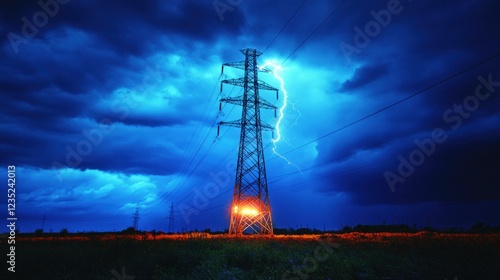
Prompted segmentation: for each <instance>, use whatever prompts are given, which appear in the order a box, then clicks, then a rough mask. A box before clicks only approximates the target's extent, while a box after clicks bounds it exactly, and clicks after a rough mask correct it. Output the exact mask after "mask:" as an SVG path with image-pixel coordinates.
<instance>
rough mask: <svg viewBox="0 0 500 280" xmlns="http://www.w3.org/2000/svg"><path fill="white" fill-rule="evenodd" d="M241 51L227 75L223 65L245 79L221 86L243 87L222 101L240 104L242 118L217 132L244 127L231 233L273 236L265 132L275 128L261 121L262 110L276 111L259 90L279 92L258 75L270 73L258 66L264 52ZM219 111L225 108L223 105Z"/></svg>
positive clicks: (229, 80) (235, 186)
mask: <svg viewBox="0 0 500 280" xmlns="http://www.w3.org/2000/svg"><path fill="white" fill-rule="evenodd" d="M241 52H242V53H243V54H244V55H245V60H244V61H241V62H231V63H224V64H223V65H222V72H224V66H229V67H234V68H238V69H242V70H244V71H245V76H244V77H243V78H238V79H228V80H223V81H221V92H222V84H230V85H235V86H240V87H243V95H242V96H237V97H226V98H222V99H221V100H220V101H221V104H222V102H226V103H231V104H236V105H241V106H242V107H243V109H242V113H241V119H240V120H236V121H230V122H220V123H219V127H218V129H217V134H219V131H220V125H227V126H232V127H240V128H241V132H240V144H239V149H238V162H237V166H236V180H235V184H234V194H233V202H232V205H231V221H230V224H229V234H238V235H239V234H243V232H245V231H246V230H251V231H253V232H254V233H259V234H273V222H272V217H271V204H270V202H269V193H268V187H267V176H266V165H265V161H264V148H263V145H262V130H268V131H272V130H273V129H274V128H273V127H271V126H270V125H268V124H266V123H263V122H262V121H261V120H260V109H261V108H263V109H274V110H275V114H276V109H277V108H276V106H274V105H273V104H271V103H269V102H268V101H266V100H265V99H262V98H260V96H259V89H262V90H271V91H276V93H277V92H278V89H277V88H274V87H272V86H270V85H269V84H267V83H265V82H263V81H260V80H259V78H258V73H259V72H267V73H269V72H271V70H269V69H267V68H259V66H258V65H257V57H258V56H260V55H261V54H262V53H261V52H259V51H257V50H255V49H242V50H241ZM219 108H220V109H222V106H219Z"/></svg>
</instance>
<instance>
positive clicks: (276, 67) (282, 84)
mask: <svg viewBox="0 0 500 280" xmlns="http://www.w3.org/2000/svg"><path fill="white" fill-rule="evenodd" d="M268 66H271V67H272V68H273V69H272V71H273V75H274V78H276V79H277V80H278V81H279V82H280V88H281V92H283V105H281V107H280V108H279V117H278V121H277V122H276V126H275V129H276V135H277V136H276V138H275V139H271V140H272V142H273V149H272V150H273V153H274V154H275V155H276V156H278V157H280V158H282V159H283V160H285V161H286V162H287V163H288V164H289V165H292V166H294V167H295V168H297V169H298V170H299V171H300V172H302V171H301V170H300V168H299V167H298V166H297V165H295V164H293V163H292V162H291V161H290V160H288V159H287V158H286V157H284V156H283V155H281V154H279V153H278V152H277V151H276V148H277V147H276V143H278V142H279V141H280V140H281V131H280V125H281V122H282V121H283V118H284V116H285V109H286V107H287V105H288V102H289V101H288V92H287V91H286V89H285V81H284V80H283V78H282V77H281V76H280V74H279V73H278V71H283V67H281V65H279V64H276V63H273V62H271V61H269V60H268V61H266V63H264V65H262V66H260V67H259V69H261V70H262V69H264V68H266V67H268ZM291 104H292V108H293V110H295V111H297V112H298V113H299V117H300V112H299V111H298V110H297V109H296V108H295V103H291ZM297 119H298V117H297V118H296V119H295V123H294V125H295V124H296V123H297ZM285 142H286V140H285Z"/></svg>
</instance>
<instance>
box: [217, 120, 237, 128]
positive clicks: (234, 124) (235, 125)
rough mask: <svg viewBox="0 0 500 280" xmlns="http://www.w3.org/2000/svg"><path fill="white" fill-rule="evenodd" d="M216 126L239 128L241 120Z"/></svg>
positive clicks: (220, 123)
mask: <svg viewBox="0 0 500 280" xmlns="http://www.w3.org/2000/svg"><path fill="white" fill-rule="evenodd" d="M218 125H225V126H232V127H241V120H236V121H230V122H219V123H218Z"/></svg>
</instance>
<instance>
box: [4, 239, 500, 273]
mask: <svg viewBox="0 0 500 280" xmlns="http://www.w3.org/2000/svg"><path fill="white" fill-rule="evenodd" d="M5 240H6V239H5V238H2V242H1V244H0V245H1V246H0V247H1V252H7V244H6V242H5ZM2 255H4V256H5V254H4V253H2ZM499 263H500V234H499V233H482V234H479V233H454V234H450V233H437V232H427V231H424V232H416V233H360V232H350V233H343V234H330V233H329V234H319V235H300V236H298V235H276V236H274V237H257V236H244V237H241V238H229V237H228V236H227V235H211V234H209V233H191V234H177V235H166V234H158V233H154V234H152V233H135V234H134V233H127V232H122V233H107V234H97V233H94V234H68V233H67V232H65V233H64V234H60V233H59V234H53V235H47V234H44V235H43V236H40V235H39V236H35V235H20V236H19V237H18V239H17V240H16V272H15V277H13V276H14V274H13V273H11V272H7V269H6V268H4V272H2V275H7V276H8V277H7V278H5V277H3V276H2V277H1V279H50V280H57V279H106V280H109V279H117V280H122V279H126V280H132V279H135V280H140V279H266V280H269V279H443V280H444V279H450V280H451V279H457V280H461V279H499V275H500V266H499V265H498V264H499ZM4 265H5V264H4ZM6 273H8V274H6ZM134 277H135V278H134Z"/></svg>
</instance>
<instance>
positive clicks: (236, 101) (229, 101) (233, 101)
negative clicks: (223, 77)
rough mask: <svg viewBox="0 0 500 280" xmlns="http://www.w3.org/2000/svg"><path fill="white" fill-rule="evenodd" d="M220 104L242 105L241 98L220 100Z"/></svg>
mask: <svg viewBox="0 0 500 280" xmlns="http://www.w3.org/2000/svg"><path fill="white" fill-rule="evenodd" d="M220 102H226V103H230V104H235V105H243V96H237V97H226V98H221V100H220Z"/></svg>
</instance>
